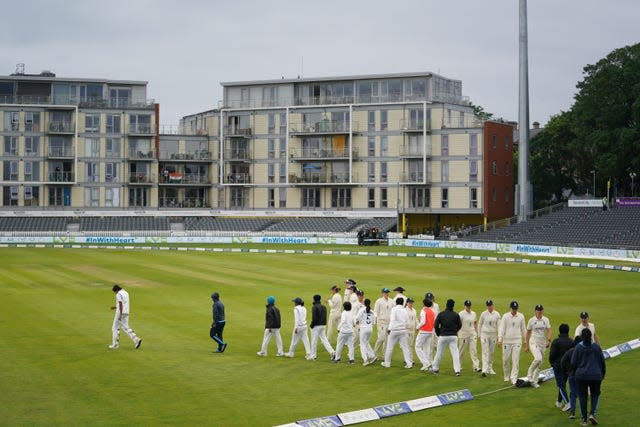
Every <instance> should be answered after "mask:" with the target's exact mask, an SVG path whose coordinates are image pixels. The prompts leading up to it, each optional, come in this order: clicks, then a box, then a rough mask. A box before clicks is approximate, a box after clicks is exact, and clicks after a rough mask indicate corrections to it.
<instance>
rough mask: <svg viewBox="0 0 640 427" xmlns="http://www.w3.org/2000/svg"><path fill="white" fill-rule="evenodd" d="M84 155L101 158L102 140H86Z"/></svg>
mask: <svg viewBox="0 0 640 427" xmlns="http://www.w3.org/2000/svg"><path fill="white" fill-rule="evenodd" d="M84 155H85V157H100V140H99V139H98V138H85V140H84Z"/></svg>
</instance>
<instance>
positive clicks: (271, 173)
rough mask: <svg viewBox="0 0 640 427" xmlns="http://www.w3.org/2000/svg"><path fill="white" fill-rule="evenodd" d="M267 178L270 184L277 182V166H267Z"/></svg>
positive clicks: (270, 164)
mask: <svg viewBox="0 0 640 427" xmlns="http://www.w3.org/2000/svg"><path fill="white" fill-rule="evenodd" d="M267 175H268V176H267V178H268V181H269V182H270V183H273V182H275V181H276V166H275V165H274V164H273V163H269V164H268V165H267Z"/></svg>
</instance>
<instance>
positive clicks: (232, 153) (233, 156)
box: [224, 148, 251, 161]
mask: <svg viewBox="0 0 640 427" xmlns="http://www.w3.org/2000/svg"><path fill="white" fill-rule="evenodd" d="M224 160H226V161H233V160H251V150H250V149H249V148H225V150H224Z"/></svg>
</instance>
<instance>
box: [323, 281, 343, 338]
mask: <svg viewBox="0 0 640 427" xmlns="http://www.w3.org/2000/svg"><path fill="white" fill-rule="evenodd" d="M327 304H328V305H329V323H328V325H327V338H328V339H329V340H331V338H332V337H333V331H335V330H336V328H337V327H338V323H340V315H341V314H342V297H340V288H339V287H338V286H336V285H333V286H332V287H331V296H330V297H329V299H327Z"/></svg>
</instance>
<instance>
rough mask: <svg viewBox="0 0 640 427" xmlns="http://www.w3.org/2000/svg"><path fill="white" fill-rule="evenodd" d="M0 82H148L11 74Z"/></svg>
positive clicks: (132, 83) (144, 83)
mask: <svg viewBox="0 0 640 427" xmlns="http://www.w3.org/2000/svg"><path fill="white" fill-rule="evenodd" d="M0 80H14V81H32V82H65V83H107V84H119V85H143V86H146V85H147V84H148V83H149V82H147V81H143V80H110V79H88V78H76V77H51V76H41V75H38V74H12V75H9V76H0Z"/></svg>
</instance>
